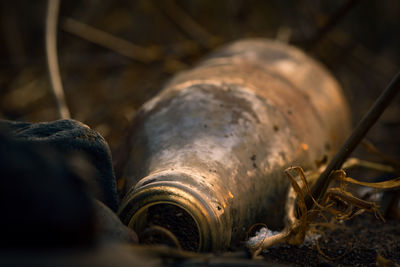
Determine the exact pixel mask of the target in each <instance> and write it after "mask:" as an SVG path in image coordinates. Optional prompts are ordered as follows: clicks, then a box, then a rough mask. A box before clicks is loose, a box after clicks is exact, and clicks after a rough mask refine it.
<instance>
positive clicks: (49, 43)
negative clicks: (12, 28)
mask: <svg viewBox="0 0 400 267" xmlns="http://www.w3.org/2000/svg"><path fill="white" fill-rule="evenodd" d="M59 9H60V0H48V1H47V15H46V36H45V39H46V56H47V66H48V71H49V76H50V83H51V88H52V92H53V94H54V98H55V100H56V104H57V110H58V113H59V116H60V117H61V118H63V119H68V118H70V117H71V115H70V112H69V109H68V106H67V103H66V101H65V94H64V89H63V86H62V82H61V75H60V69H59V66H58V57H57V24H58V12H59Z"/></svg>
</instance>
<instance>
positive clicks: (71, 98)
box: [0, 0, 400, 161]
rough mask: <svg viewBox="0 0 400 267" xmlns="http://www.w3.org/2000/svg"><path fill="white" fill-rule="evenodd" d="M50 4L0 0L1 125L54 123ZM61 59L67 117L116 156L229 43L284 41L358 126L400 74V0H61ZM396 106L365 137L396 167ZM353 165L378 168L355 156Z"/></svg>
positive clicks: (399, 132) (399, 127)
mask: <svg viewBox="0 0 400 267" xmlns="http://www.w3.org/2000/svg"><path fill="white" fill-rule="evenodd" d="M46 6H47V1H44V0H37V1H29V0H16V1H7V0H1V6H0V8H1V11H0V12H1V13H0V14H1V15H0V16H1V20H0V103H1V104H0V118H2V119H9V120H19V121H21V120H22V121H31V122H38V121H50V120H55V119H58V115H57V109H56V105H55V101H54V99H53V96H52V93H51V89H50V88H51V87H50V82H49V79H48V72H47V68H46V54H45V42H44V34H45V18H46ZM59 16H60V17H59V24H58V55H59V64H60V70H61V77H62V81H63V85H64V90H65V96H66V102H67V105H68V107H69V109H70V112H71V115H72V118H74V119H76V120H79V121H82V122H84V123H86V124H88V125H89V126H90V127H92V128H93V129H95V130H97V131H98V132H100V133H101V134H102V135H103V136H104V137H105V139H106V140H107V141H108V142H109V144H110V146H111V149H112V150H113V151H115V148H116V147H117V146H118V144H119V142H120V139H121V137H122V136H123V135H124V131H125V130H126V128H127V126H128V125H129V121H130V120H131V119H132V117H133V116H134V115H135V112H136V111H137V109H138V108H139V107H140V105H141V104H142V103H143V102H145V101H146V100H148V99H149V98H151V97H152V96H154V95H155V94H156V93H157V92H158V91H159V90H160V89H161V88H162V86H163V84H164V83H165V82H166V81H167V80H168V79H169V78H170V77H172V75H174V74H175V73H177V72H179V71H181V70H184V69H187V68H190V67H192V66H193V65H195V64H196V62H198V61H199V60H200V59H201V58H202V57H203V56H204V55H206V54H207V53H209V52H210V51H211V50H213V49H215V48H217V47H218V46H221V45H223V44H225V43H227V42H230V41H233V40H237V39H241V38H248V37H266V38H272V39H279V40H281V41H284V42H289V43H291V44H293V45H296V46H299V47H300V48H302V49H303V50H306V51H307V52H308V53H309V54H310V55H311V56H313V57H314V58H316V59H317V60H319V61H321V62H322V63H323V64H325V65H326V67H327V68H328V69H329V70H331V71H332V73H333V74H334V75H335V76H336V78H337V79H338V80H339V82H340V84H341V85H342V86H343V88H344V91H345V94H346V96H347V99H348V101H349V103H350V106H351V109H352V111H353V120H354V122H357V121H359V119H360V118H361V116H362V114H364V113H365V112H366V111H367V110H368V108H369V107H370V106H371V104H372V103H373V101H374V100H375V99H376V98H377V97H378V95H379V94H380V92H381V91H382V90H383V89H384V88H385V87H386V85H387V84H388V83H389V81H390V80H391V79H392V78H393V76H394V75H395V73H396V72H397V71H398V70H399V66H400V30H399V26H400V1H398V0H385V1H378V0H362V1H361V0H330V1H327V0H301V1H280V0H268V1H261V0H246V1H245V0H218V1H215V0H214V1H211V0H190V1H187V0H186V1H184V0H136V1H134V0H132V1H122V0H120V1H112V0H102V1H97V0H80V1H77V0H68V1H61V7H60V13H59ZM399 103H400V98H397V99H395V101H394V103H392V105H391V106H390V108H389V110H387V112H386V113H385V114H384V116H383V118H382V119H381V120H380V121H379V122H378V123H377V125H375V127H374V128H373V129H372V130H371V132H370V133H369V135H368V138H369V140H371V141H372V143H373V144H375V146H376V147H377V148H379V149H380V150H381V151H382V152H383V153H384V154H385V155H387V156H389V157H392V158H393V159H395V160H398V161H400V138H399V136H400V105H399ZM356 155H360V156H362V157H363V158H369V157H370V158H371V159H374V160H380V159H379V158H376V157H375V156H370V155H368V154H366V153H365V150H362V149H361V150H360V149H358V152H357V153H356Z"/></svg>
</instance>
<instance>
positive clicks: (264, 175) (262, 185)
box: [119, 39, 350, 251]
mask: <svg viewBox="0 0 400 267" xmlns="http://www.w3.org/2000/svg"><path fill="white" fill-rule="evenodd" d="M132 127H134V129H132V133H133V134H132V135H131V136H130V137H129V138H130V140H129V142H128V143H129V144H131V147H130V151H131V152H130V155H129V163H128V164H127V168H126V169H125V172H124V177H125V179H126V184H125V190H126V194H125V198H124V199H123V201H122V205H121V207H120V211H119V214H120V217H121V219H122V220H123V221H124V222H125V223H126V224H128V225H129V226H130V227H132V228H133V229H135V230H136V231H137V232H138V234H139V236H140V234H141V232H143V231H145V229H146V228H148V227H151V226H152V225H159V226H161V227H165V228H166V229H167V230H168V231H170V232H172V233H173V234H175V235H176V236H177V238H178V240H179V242H180V243H181V246H182V248H183V249H186V250H194V251H216V250H221V249H225V248H227V247H228V246H229V245H235V244H237V242H240V241H242V240H243V239H244V237H245V233H246V230H247V229H248V228H249V227H250V226H251V225H252V224H254V223H256V222H261V221H262V222H265V223H266V224H267V225H268V227H269V228H271V229H274V228H275V229H277V228H279V227H281V226H282V223H283V220H282V218H283V211H284V200H285V198H286V192H287V189H288V186H289V181H288V179H287V177H286V176H285V174H284V172H283V170H284V169H285V168H287V167H289V166H291V165H300V166H302V167H303V168H304V169H306V170H312V169H317V168H318V167H319V165H320V163H321V161H327V160H329V159H330V158H331V157H332V156H333V154H334V153H335V151H336V150H337V148H338V146H339V145H340V144H341V143H342V141H343V140H344V138H345V137H346V135H347V134H348V133H349V129H350V116H349V111H348V107H347V104H346V102H345V100H344V97H343V95H342V93H341V90H340V87H339V85H338V83H337V82H336V81H335V79H334V78H333V77H332V76H331V75H330V74H329V73H328V72H327V71H326V70H325V69H324V68H323V67H322V66H321V65H320V64H318V63H317V62H315V61H314V60H312V59H311V58H310V57H307V56H306V55H305V54H304V53H302V52H301V51H299V50H298V49H296V48H294V47H291V46H288V45H285V44H282V43H278V42H274V41H269V40H265V39H254V40H244V41H239V42H235V43H233V44H230V45H228V46H226V47H223V48H222V49H220V50H218V51H216V52H215V53H214V54H212V55H211V56H210V57H209V58H208V59H206V60H204V61H203V62H202V63H200V64H199V65H198V66H197V67H196V68H194V69H192V70H189V71H186V72H183V73H181V74H180V75H178V76H176V77H175V78H174V79H172V81H170V82H169V83H168V84H167V85H166V87H165V89H164V90H162V91H161V92H160V93H159V94H158V95H157V96H156V97H154V98H153V99H152V100H150V101H149V102H147V103H145V104H144V106H143V107H142V108H141V110H140V111H139V112H138V114H137V116H136V117H135V118H134V120H133V122H132ZM174 207H175V208H174Z"/></svg>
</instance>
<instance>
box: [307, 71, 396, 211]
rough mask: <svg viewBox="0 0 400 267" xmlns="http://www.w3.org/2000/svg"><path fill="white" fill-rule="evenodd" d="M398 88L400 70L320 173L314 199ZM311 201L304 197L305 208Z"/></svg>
mask: <svg viewBox="0 0 400 267" xmlns="http://www.w3.org/2000/svg"><path fill="white" fill-rule="evenodd" d="M399 90H400V72H399V73H397V75H396V76H395V78H394V79H393V80H392V81H391V82H390V84H389V85H388V87H387V88H386V89H385V90H384V91H383V93H382V94H381V95H380V96H379V98H378V99H377V100H376V101H375V103H374V105H373V106H372V108H371V109H370V110H369V111H368V113H367V114H366V115H365V116H364V117H363V118H362V119H361V121H360V122H359V123H358V125H357V127H356V128H355V129H354V130H353V132H352V134H351V135H350V137H349V138H347V140H346V142H345V143H344V144H343V146H342V147H341V148H340V150H339V152H338V153H337V154H336V155H335V157H334V158H333V159H332V160H331V162H330V163H329V165H328V166H327V167H326V169H325V171H324V172H323V173H322V174H321V175H320V177H319V178H318V180H317V181H316V183H315V185H314V186H313V188H312V195H313V196H314V198H315V199H317V200H320V199H321V198H322V197H323V195H324V194H325V192H326V189H327V188H328V186H329V184H330V182H331V180H332V178H333V177H332V176H331V173H332V171H334V170H338V169H340V168H341V166H342V164H343V163H344V162H345V161H346V159H347V158H348V156H349V155H350V154H351V153H352V152H353V150H354V149H355V148H356V147H357V145H358V144H359V143H360V142H361V141H362V139H363V138H364V137H365V135H366V134H367V132H368V130H369V129H370V128H371V127H372V126H373V125H374V124H375V122H376V121H377V120H378V119H379V117H380V116H381V115H382V113H383V111H384V110H385V109H386V108H387V107H388V106H389V104H390V102H391V101H392V100H393V98H394V97H395V96H396V94H397V93H398V92H399ZM313 204H314V203H313V201H312V199H311V197H310V196H307V197H306V205H307V208H308V209H310V208H311V207H312V206H313Z"/></svg>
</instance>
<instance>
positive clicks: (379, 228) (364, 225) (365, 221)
mask: <svg viewBox="0 0 400 267" xmlns="http://www.w3.org/2000/svg"><path fill="white" fill-rule="evenodd" d="M318 242H319V246H320V248H321V250H322V252H323V253H324V254H325V255H326V256H328V257H329V258H330V259H329V258H326V257H324V256H323V255H322V254H321V253H319V252H318V250H317V248H316V245H315V244H307V245H302V246H279V247H275V248H270V249H268V251H265V252H264V253H263V254H262V255H263V256H264V257H265V260H266V261H268V262H274V263H284V264H290V265H298V266H310V265H311V266H315V265H318V264H332V265H342V266H376V262H377V256H378V254H379V255H381V256H382V257H384V258H386V259H388V260H391V261H394V262H397V263H399V262H400V227H399V224H398V222H396V221H387V222H386V223H384V222H382V221H379V220H378V219H376V218H375V217H374V216H373V215H363V216H359V217H357V218H354V219H353V220H351V221H348V222H346V223H344V224H343V225H341V227H340V229H336V230H333V231H327V232H326V234H325V236H322V237H321V238H320V239H319V241H318Z"/></svg>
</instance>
